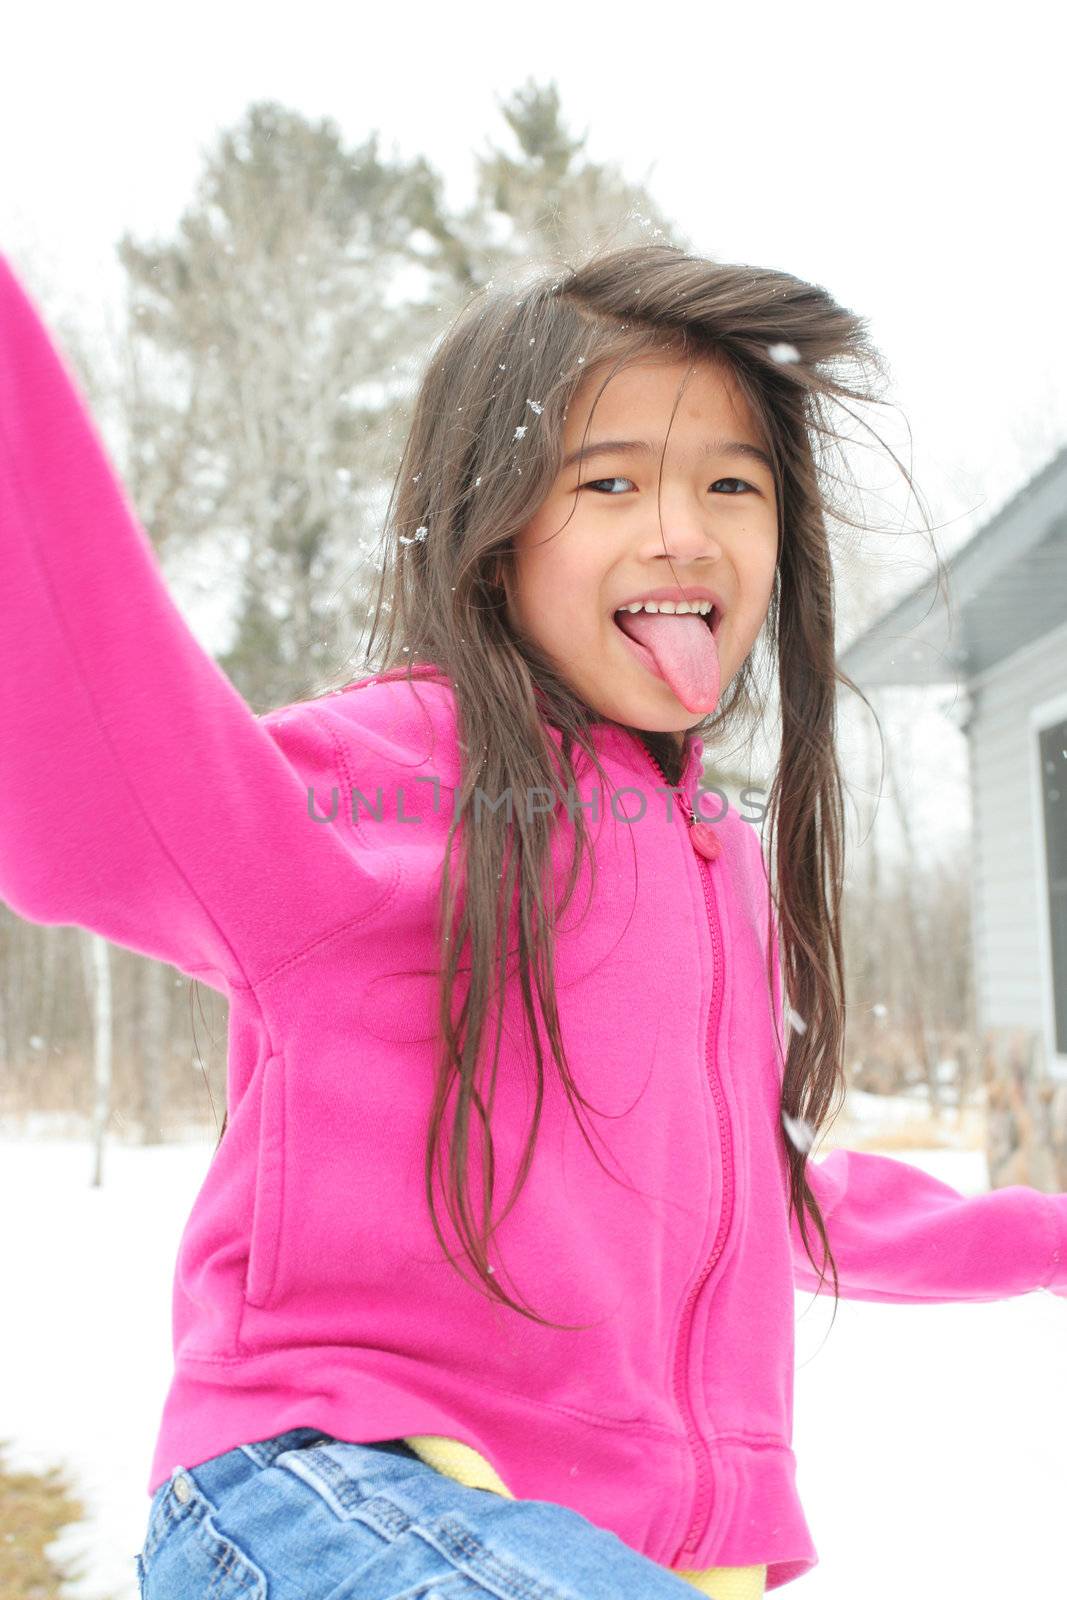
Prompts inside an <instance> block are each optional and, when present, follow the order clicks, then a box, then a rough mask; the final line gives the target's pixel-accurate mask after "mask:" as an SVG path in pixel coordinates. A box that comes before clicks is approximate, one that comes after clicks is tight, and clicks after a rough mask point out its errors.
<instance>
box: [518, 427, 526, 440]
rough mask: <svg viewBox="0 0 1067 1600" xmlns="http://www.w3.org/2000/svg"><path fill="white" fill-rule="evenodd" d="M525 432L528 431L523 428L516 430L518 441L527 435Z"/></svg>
mask: <svg viewBox="0 0 1067 1600" xmlns="http://www.w3.org/2000/svg"><path fill="white" fill-rule="evenodd" d="M525 432H526V429H525V428H523V427H519V428H516V429H515V438H516V439H521V438H522V437H523V435H524V434H525Z"/></svg>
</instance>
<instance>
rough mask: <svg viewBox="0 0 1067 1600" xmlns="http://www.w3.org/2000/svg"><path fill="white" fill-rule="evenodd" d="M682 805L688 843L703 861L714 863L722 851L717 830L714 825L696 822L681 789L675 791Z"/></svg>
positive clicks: (687, 798)
mask: <svg viewBox="0 0 1067 1600" xmlns="http://www.w3.org/2000/svg"><path fill="white" fill-rule="evenodd" d="M675 793H676V795H677V798H678V799H679V800H680V801H681V804H682V813H683V815H684V816H685V818H686V820H687V822H688V823H689V842H690V844H691V845H692V846H693V849H694V850H696V851H698V852H699V853H700V855H702V856H703V857H704V860H705V861H714V860H716V858H717V857H718V856H719V855H720V853H721V851H722V840H721V839H720V838H719V833H718V829H717V828H716V827H715V825H714V823H711V822H698V821H697V819H696V817H695V816H694V814H693V808H692V806H691V805H690V804H689V796H688V795H687V794H686V793H685V791H684V790H683V789H677V790H676V791H675Z"/></svg>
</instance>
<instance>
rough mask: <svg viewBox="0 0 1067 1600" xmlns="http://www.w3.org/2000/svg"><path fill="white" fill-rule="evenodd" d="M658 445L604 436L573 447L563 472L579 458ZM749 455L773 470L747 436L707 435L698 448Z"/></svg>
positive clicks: (652, 450) (650, 450) (653, 449)
mask: <svg viewBox="0 0 1067 1600" xmlns="http://www.w3.org/2000/svg"><path fill="white" fill-rule="evenodd" d="M658 450H659V446H658V445H654V444H650V443H649V441H648V440H647V439H601V440H600V441H599V442H598V443H597V444H591V445H587V446H586V448H585V449H584V450H583V449H582V448H581V446H579V447H578V449H577V450H572V451H570V453H569V454H568V455H566V456H564V458H563V466H562V467H561V468H560V471H561V472H564V471H566V469H567V468H568V467H569V466H572V465H573V464H574V462H575V461H578V460H579V459H581V460H585V461H587V460H588V459H589V457H590V456H604V455H620V456H621V455H627V454H629V455H634V454H636V455H644V456H650V455H654V454H656V453H657V452H658ZM715 455H719V456H746V457H748V458H749V459H750V460H752V461H760V462H762V463H763V465H764V466H765V467H766V468H767V470H768V472H770V473H772V474H773V472H774V463H773V462H772V460H771V458H770V456H769V455H768V454H767V452H766V450H761V449H760V447H759V445H756V444H749V443H748V442H747V441H746V440H744V439H708V440H707V441H706V443H705V445H704V448H703V450H701V451H700V452H699V459H701V460H703V459H704V458H705V457H706V456H715Z"/></svg>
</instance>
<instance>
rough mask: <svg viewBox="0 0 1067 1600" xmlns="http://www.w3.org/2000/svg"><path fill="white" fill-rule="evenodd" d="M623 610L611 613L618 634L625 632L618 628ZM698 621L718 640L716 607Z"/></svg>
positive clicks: (719, 616) (720, 617) (719, 617)
mask: <svg viewBox="0 0 1067 1600" xmlns="http://www.w3.org/2000/svg"><path fill="white" fill-rule="evenodd" d="M624 610H625V607H622V608H620V610H618V611H615V612H613V613H612V618H611V620H612V621H613V622H614V624H615V626H616V627H617V628H619V632H620V633H625V631H626V630H625V629H624V628H620V627H619V618H620V616H621V615H622V613H623V611H624ZM628 614H629V615H631V616H632V615H633V613H632V612H631V613H628ZM665 614H666V613H663V612H661V613H660V615H661V616H662V615H665ZM685 614H686V613H684V612H683V615H685ZM688 614H689V615H690V616H692V612H689V613H688ZM700 620H701V622H703V623H705V624H706V625H707V626H708V627H709V628H710V629H711V636H712V638H713V639H715V640H718V637H719V629H720V627H721V625H722V612H721V611H720V610H719V608H718V606H712V608H711V610H710V611H709V612H708V614H707V616H701V618H700Z"/></svg>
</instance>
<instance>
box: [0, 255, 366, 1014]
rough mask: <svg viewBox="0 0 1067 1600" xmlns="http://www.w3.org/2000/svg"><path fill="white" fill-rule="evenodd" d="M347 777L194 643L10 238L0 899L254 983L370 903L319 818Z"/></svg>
mask: <svg viewBox="0 0 1067 1600" xmlns="http://www.w3.org/2000/svg"><path fill="white" fill-rule="evenodd" d="M338 783H339V780H338V778H337V776H336V774H335V769H334V754H333V750H332V747H331V743H330V735H329V731H328V729H327V727H326V726H325V725H324V723H323V722H322V721H321V719H320V718H319V717H317V716H316V715H315V714H314V712H313V711H312V710H311V709H308V708H305V709H303V710H301V709H300V708H296V710H295V711H294V713H292V714H291V715H290V716H288V717H279V719H278V720H277V722H276V723H275V724H274V725H273V726H270V727H268V726H267V724H266V723H265V722H260V721H258V720H257V719H256V717H255V716H254V715H253V714H252V712H251V711H250V709H249V708H248V706H247V705H246V704H245V702H244V700H242V698H241V697H240V695H238V693H237V692H236V690H235V689H234V688H233V686H232V685H231V684H230V682H229V680H228V679H227V678H226V676H225V675H224V673H223V672H222V671H221V670H220V669H219V668H218V667H217V666H216V664H215V663H214V662H213V661H212V660H211V658H210V656H208V655H206V654H205V652H204V651H202V650H201V649H200V647H199V645H198V644H197V643H196V641H195V639H194V638H193V636H192V634H191V633H190V632H189V630H188V628H187V627H186V625H185V623H184V621H183V619H182V617H181V614H180V613H179V611H178V610H177V608H176V606H175V605H174V603H173V601H172V600H171V598H170V595H169V594H168V592H167V590H166V587H165V585H164V583H163V580H162V575H161V573H160V571H159V567H158V565H157V562H156V559H155V555H154V553H153V551H152V548H151V545H150V544H149V541H148V539H147V536H146V535H145V533H144V532H143V530H142V529H141V527H140V526H139V524H138V523H137V521H136V519H135V517H134V515H133V512H132V510H131V508H130V506H129V504H128V502H127V500H126V497H125V495H124V492H123V490H122V487H121V485H120V484H119V482H118V480H117V478H116V476H115V474H114V473H113V471H112V469H111V467H110V465H109V462H108V459H107V457H106V454H105V451H104V447H103V445H102V444H101V442H100V439H99V437H98V435H97V433H96V431H95V429H94V426H93V424H92V422H91V420H90V418H89V416H88V413H87V411H86V409H85V405H84V402H83V400H82V398H81V396H80V393H79V391H78V390H77V389H76V387H75V384H74V381H73V379H72V377H71V376H70V374H69V372H68V369H67V367H66V366H65V364H64V363H63V361H62V359H61V357H60V356H59V354H58V353H57V351H56V349H55V348H53V345H52V343H51V341H50V339H49V336H48V334H47V332H46V330H45V328H44V326H43V324H42V322H41V320H40V318H39V316H38V314H37V311H36V310H35V308H34V306H33V304H32V302H31V301H30V299H29V297H28V295H27V294H26V293H25V291H24V290H23V288H22V287H21V285H20V283H19V282H18V280H17V278H16V277H15V275H14V273H13V271H12V269H11V267H10V265H9V263H8V262H7V260H6V259H5V258H4V257H3V256H2V255H0V898H2V899H3V900H4V901H6V902H7V904H8V905H9V906H10V907H11V909H12V910H14V911H15V912H16V913H18V914H19V915H20V916H23V917H25V918H27V919H28V920H30V921H34V922H42V923H74V924H78V925H80V926H83V927H86V928H91V929H94V930H95V931H96V932H98V933H100V934H102V935H104V936H105V937H106V938H109V939H112V940H114V941H115V942H116V943H119V944H123V945H126V946H128V947H129V948H131V949H134V950H137V951H139V952H141V953H142V954H145V955H149V956H154V957H156V958H158V959H160V960H165V961H168V962H171V963H173V964H174V965H176V966H179V967H181V968H182V969H183V970H184V971H186V972H190V973H192V972H196V973H198V974H200V975H203V976H204V977H205V979H206V981H208V982H214V986H215V987H218V988H220V989H223V990H225V989H227V988H229V987H230V986H231V985H234V984H236V985H239V986H241V985H248V984H254V983H255V982H256V981H257V979H259V978H261V977H263V976H265V975H266V973H267V972H268V971H270V970H271V969H272V967H273V966H274V965H276V964H277V963H278V962H279V961H281V960H282V959H284V958H285V957H286V956H287V955H290V954H292V953H295V952H296V951H297V950H298V949H300V948H303V947H304V946H305V945H307V944H310V943H311V942H312V940H313V939H314V938H315V937H316V936H319V935H321V934H322V933H324V932H327V931H330V930H332V929H333V928H335V927H339V926H341V925H342V923H343V922H344V921H346V920H352V919H353V917H354V916H356V915H358V914H359V911H360V904H361V899H364V898H365V897H364V896H361V893H360V879H359V874H358V872H357V870H356V867H355V865H354V862H353V858H352V856H351V854H350V853H349V852H348V851H347V850H346V849H345V847H344V845H343V844H342V841H341V839H340V836H339V834H338V832H337V830H336V829H335V828H334V827H333V826H331V825H323V824H321V823H317V822H315V821H314V820H312V818H311V817H310V816H309V809H308V798H307V790H308V787H309V786H310V785H316V786H318V787H317V788H316V799H317V807H316V809H317V812H318V814H319V815H320V816H321V815H327V814H329V812H330V809H331V796H330V788H331V786H333V785H335V784H338ZM342 805H343V802H342Z"/></svg>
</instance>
